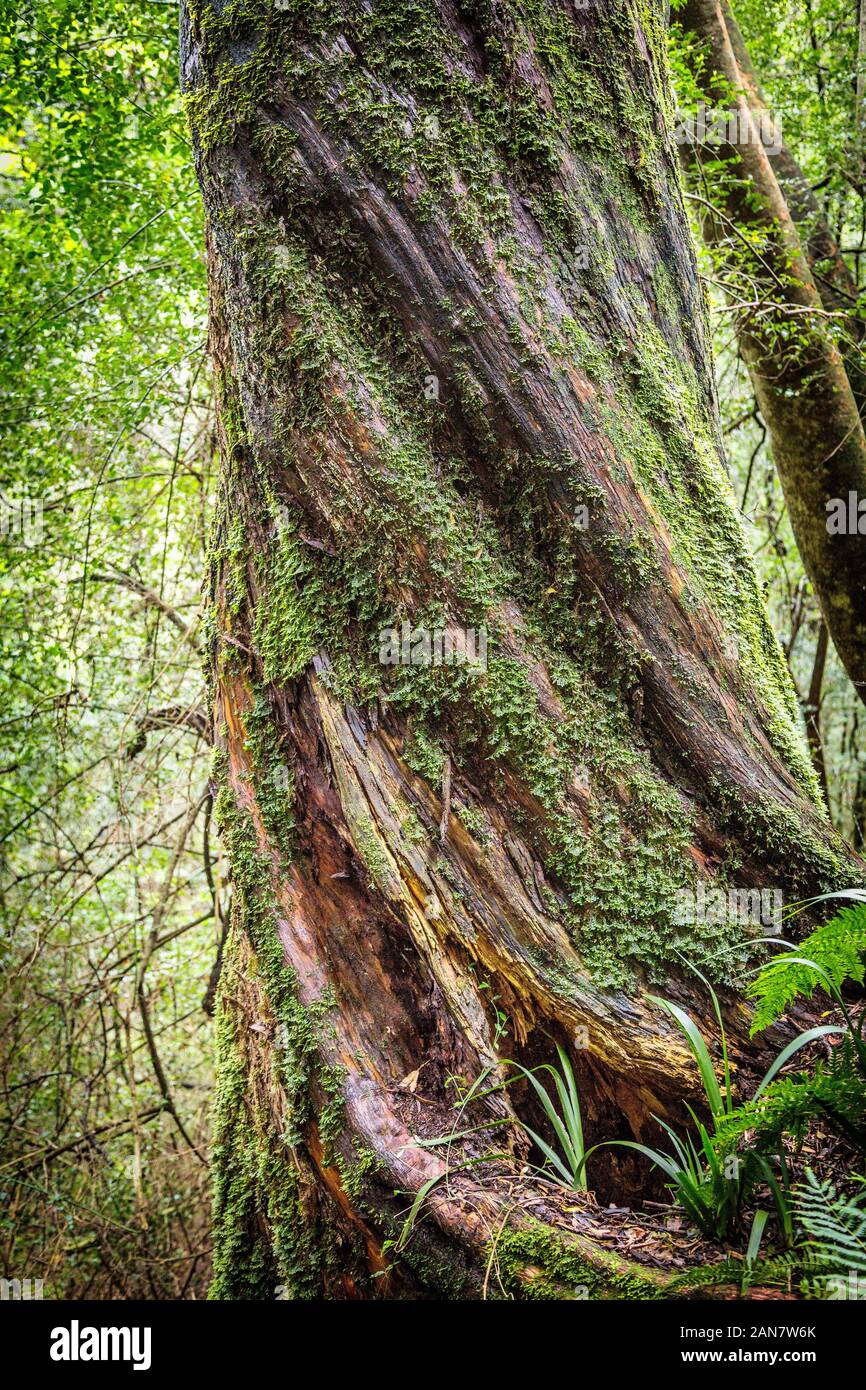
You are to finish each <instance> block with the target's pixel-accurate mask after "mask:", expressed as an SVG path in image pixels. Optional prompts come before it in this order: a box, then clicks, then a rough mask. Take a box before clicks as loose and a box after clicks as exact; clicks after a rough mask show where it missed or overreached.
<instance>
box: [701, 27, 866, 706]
mask: <svg viewBox="0 0 866 1390" xmlns="http://www.w3.org/2000/svg"><path fill="white" fill-rule="evenodd" d="M678 18H679V21H680V23H681V25H682V27H683V29H684V31H686V33H693V34H695V35H696V36H697V37H698V38H699V39H700V41H701V48H700V52H701V54H702V55H703V56H702V59H701V63H700V65H697V64H696V65H695V69H694V75H695V78H696V81H697V82H698V84H699V85H700V86H701V88H702V90H703V93H704V96H705V97H706V99H707V100H708V101H709V103H710V104H711V106H715V107H717V108H718V109H720V110H724V111H730V113H731V115H732V117H734V118H735V121H736V124H735V128H732V127H733V124H734V123H733V122H729V124H728V135H727V138H726V139H724V140H723V141H722V142H721V144H720V145H718V144H713V145H709V146H705V147H703V148H701V147H700V146H695V147H694V150H693V162H694V164H695V166H696V168H697V169H698V170H699V169H700V164H701V162H702V161H703V160H705V159H711V160H717V159H719V158H722V159H725V160H726V161H730V162H729V165H728V168H727V170H726V175H725V179H724V184H723V191H722V192H721V194H720V197H719V199H718V200H717V204H716V205H714V204H713V203H712V202H711V201H707V202H705V204H704V211H703V215H702V224H703V230H704V236H705V239H706V241H707V243H708V245H710V246H711V247H714V248H715V250H716V253H717V255H718V256H719V258H720V260H721V261H722V263H723V264H724V263H726V262H729V263H730V264H731V265H732V266H733V267H734V268H735V269H736V270H737V271H743V270H745V272H746V275H747V280H746V288H745V289H743V290H739V289H738V290H737V292H736V294H735V295H734V299H735V300H737V301H739V303H738V305H737V308H736V315H737V317H736V324H737V338H738V342H739V346H740V351H741V353H742V355H743V358H744V360H745V362H746V365H747V366H748V369H749V374H750V376H751V379H752V385H753V387H754V391H755V397H756V399H757V402H758V405H759V407H760V410H761V414H762V415H763V417H764V420H765V421H766V424H767V428H768V429H769V431H770V439H771V442H772V451H773V460H774V462H775V465H776V468H777V470H778V473H779V478H780V481H781V483H782V489H783V491H784V494H785V501H786V503H787V507H788V512H789V515H790V518H791V525H792V527H793V530H794V535H795V537H796V540H797V547H798V549H799V551H800V556H801V558H802V561H803V566H804V568H805V570H806V573H807V574H808V576H809V579H810V581H811V584H812V587H813V589H814V591H815V594H816V597H817V599H818V602H819V604H820V607H821V612H822V614H823V617H824V621H825V622H826V624H827V627H828V630H829V632H830V636H831V637H832V639H833V644H834V646H835V648H836V650H837V652H838V653H839V657H840V660H841V661H842V664H843V665H844V667H845V669H846V671H847V672H848V675H849V676H850V678H851V680H852V682H853V684H854V688H855V690H856V691H857V693H858V695H859V696H860V698H861V700H863V701H864V702H866V525H864V530H863V532H862V533H861V531H860V529H859V526H858V525H857V524H856V523H855V526H854V528H853V531H851V530H848V529H847V527H846V531H845V533H843V534H838V533H837V531H836V530H835V529H834V526H833V517H832V514H831V513H830V512H829V508H830V507H831V506H832V504H833V503H834V502H840V503H844V505H845V507H846V508H847V507H848V503H849V496H850V494H852V493H853V494H854V495H855V497H856V498H857V499H858V500H859V499H863V498H866V435H864V432H863V424H862V421H861V419H860V414H859V411H858V403H857V399H856V398H855V390H856V391H860V390H861V389H862V385H863V381H862V359H861V357H860V354H859V349H858V342H859V338H858V337H857V336H856V335H857V334H859V333H860V325H859V322H858V321H857V320H856V319H854V318H852V317H850V316H849V315H850V309H851V305H850V303H848V304H845V309H844V316H843V317H842V318H841V319H838V318H835V319H828V317H827V313H828V312H830V311H831V310H832V312H833V313H838V310H837V307H836V306H837V305H838V304H839V302H840V295H839V292H840V290H841V289H843V284H842V281H843V276H842V272H841V270H840V268H839V265H838V263H836V264H835V269H834V260H833V257H832V246H831V245H830V244H829V242H827V241H824V242H823V243H822V242H821V236H820V223H818V224H816V223H815V222H814V220H813V221H812V223H811V225H810V227H809V229H808V232H809V237H808V238H807V240H808V239H811V243H812V244H811V249H812V252H813V256H814V253H815V251H818V250H820V249H821V247H822V246H823V251H824V253H828V254H829V255H830V261H829V267H824V269H827V270H828V273H829V276H830V281H831V283H830V286H829V288H827V289H826V291H825V292H826V295H827V299H826V304H825V303H824V302H823V301H822V298H821V295H820V294H819V293H818V290H817V288H816V285H815V280H814V278H813V274H812V269H811V266H810V263H809V257H808V255H807V253H806V250H805V249H804V245H803V243H802V242H801V240H800V235H799V232H798V229H797V224H796V222H795V220H794V217H793V216H792V210H791V208H790V207H789V206H788V203H787V201H786V198H785V194H784V192H783V188H782V186H780V182H779V179H778V178H777V176H776V175H777V172H779V173H780V174H781V173H782V170H783V168H784V169H785V170H786V171H787V175H788V176H789V182H788V187H789V189H790V187H791V186H793V187H794V189H795V190H798V200H797V206H798V211H799V216H800V219H801V221H802V222H803V223H804V230H806V228H805V220H806V219H807V218H808V217H809V215H810V204H809V201H808V199H807V198H806V196H805V194H804V193H803V191H802V188H801V187H800V184H799V183H798V181H797V179H796V178H795V177H794V175H793V172H792V171H793V169H794V168H796V166H795V165H794V163H793V161H792V160H790V157H789V160H788V162H787V163H785V160H784V157H783V155H779V156H776V160H777V169H774V167H773V163H772V162H771V158H770V156H769V154H768V152H767V149H766V148H765V145H766V138H764V139H762V137H761V117H762V115H763V114H764V108H763V105H762V102H761V101H760V98H759V94H758V93H757V91H756V86H755V82H754V78H753V75H752V76H751V77H750V73H749V71H748V69H747V70H746V71H743V69H742V68H741V66H740V64H739V63H738V61H737V56H736V52H735V44H734V39H735V40H736V45H737V46H738V47H739V49H740V52H741V53H742V52H743V45H742V38H741V36H740V35H739V31H737V30H735V29H734V28H732V30H731V32H729V30H728V27H727V25H726V22H725V12H724V11H723V9H722V4H721V0H687V2H686V4H685V5H684V6H683V8H682V9H681V10H680V11H679V12H678ZM731 93H735V94H736V95H734V96H732V95H731ZM766 134H767V132H766V131H765V137H766ZM797 172H799V171H797ZM791 181H792V182H791ZM695 187H696V189H700V192H703V191H704V190H703V188H702V186H701V180H700V175H699V174H698V176H697V178H696V182H695ZM720 187H722V185H721V184H720ZM743 228H745V229H746V230H747V231H750V232H754V233H758V234H760V237H761V244H760V249H759V250H757V251H755V250H754V247H752V248H749V249H747V250H746V252H745V253H744V249H743V248H744V245H746V246H747V247H748V243H747V242H746V241H745V238H744V236H743V233H742V230H740V229H743ZM816 237H817V242H816V241H815V238H816ZM839 259H841V258H839ZM840 330H841V339H840ZM840 342H841V343H842V345H843V347H842V350H840ZM843 351H844V353H845V354H846V355H847V357H848V359H849V364H850V367H851V371H852V380H851V381H849V378H848V374H847V372H846V363H845V358H844V357H843ZM855 505H856V504H855Z"/></svg>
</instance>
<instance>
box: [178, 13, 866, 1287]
mask: <svg viewBox="0 0 866 1390" xmlns="http://www.w3.org/2000/svg"><path fill="white" fill-rule="evenodd" d="M182 24H183V28H182V70H183V77H184V86H185V91H186V100H187V106H188V112H189V118H190V124H191V129H192V132H193V138H194V142H195V149H196V161H197V168H198V172H199V178H200V182H201V187H202V194H203V198H204V202H205V207H206V211H207V216H208V229H209V233H208V234H209V266H210V285H211V307H212V325H211V348H212V353H213V360H214V364H215V367H216V371H217V374H218V379H219V383H220V424H221V433H222V458H223V468H222V488H221V497H220V505H219V515H218V519H217V525H216V531H215V537H214V546H213V554H212V561H211V572H210V589H211V602H212V614H213V624H212V632H211V653H212V669H213V679H214V701H215V719H214V728H215V732H216V737H217V742H218V750H219V751H218V752H217V755H216V762H215V769H214V778H215V782H216V783H217V785H218V792H217V802H218V810H219V815H220V817H221V822H222V826H223V833H224V835H225V837H226V841H227V844H228V849H229V854H230V857H231V864H232V874H233V879H234V884H235V890H236V892H235V922H234V926H233V930H232V933H231V937H230V940H229V942H228V943H227V948H226V963H225V967H224V972H223V978H222V981H221V1000H220V1008H219V1029H220V1033H219V1036H220V1093H219V1099H218V1112H217V1130H216V1146H215V1164H216V1170H217V1229H216V1241H217V1252H216V1279H215V1286H214V1291H215V1294H216V1295H217V1296H223V1297H244V1296H247V1297H270V1296H273V1292H274V1289H275V1288H277V1289H279V1290H281V1291H284V1292H286V1293H287V1294H290V1295H292V1296H299V1295H301V1294H313V1295H315V1294H317V1293H321V1292H323V1291H324V1292H326V1293H329V1294H333V1295H335V1296H376V1295H377V1294H382V1293H386V1292H390V1293H392V1294H397V1295H398V1296H402V1297H412V1296H416V1295H418V1294H419V1293H420V1294H427V1293H432V1292H438V1293H440V1294H445V1295H447V1296H462V1297H474V1296H481V1295H482V1294H484V1293H485V1292H497V1291H499V1292H502V1291H503V1290H505V1291H506V1292H509V1293H517V1294H524V1293H527V1294H530V1295H533V1296H538V1295H548V1296H554V1297H556V1296H562V1294H563V1292H564V1291H565V1292H566V1293H567V1291H568V1290H569V1289H573V1287H574V1286H575V1285H581V1286H585V1287H588V1288H589V1289H590V1290H591V1291H592V1292H593V1293H600V1294H604V1293H610V1292H611V1291H614V1292H616V1291H619V1292H638V1291H639V1292H642V1293H644V1294H647V1293H648V1294H650V1295H657V1294H659V1293H662V1292H663V1291H664V1290H665V1288H667V1287H668V1286H669V1285H670V1278H669V1276H668V1275H666V1274H664V1273H662V1272H661V1271H660V1270H658V1269H656V1268H654V1267H653V1265H652V1262H651V1261H650V1262H646V1263H645V1264H644V1265H643V1266H642V1265H641V1263H640V1261H639V1260H638V1261H634V1260H632V1261H631V1262H627V1261H625V1260H624V1259H623V1258H621V1257H620V1256H618V1255H617V1254H616V1253H615V1252H614V1251H612V1250H611V1249H609V1248H607V1247H606V1246H605V1240H604V1238H603V1236H602V1235H601V1234H599V1233H597V1232H596V1229H595V1228H596V1225H597V1223H595V1222H594V1218H593V1216H592V1206H591V1203H587V1204H586V1208H587V1209H586V1213H585V1215H584V1216H576V1215H575V1214H574V1212H575V1199H574V1197H573V1194H567V1195H566V1196H562V1195H560V1194H559V1193H558V1192H557V1190H556V1189H555V1188H554V1187H553V1186H552V1185H551V1184H550V1183H549V1182H544V1181H542V1180H540V1179H539V1178H537V1177H535V1176H533V1173H532V1171H531V1170H530V1169H528V1168H527V1167H526V1165H525V1162H524V1160H525V1157H526V1153H527V1141H526V1138H525V1134H524V1132H523V1130H522V1129H521V1128H520V1126H519V1125H518V1124H517V1123H516V1119H517V1117H518V1116H519V1115H522V1116H523V1117H524V1118H525V1117H527V1116H529V1117H530V1119H531V1120H532V1121H534V1123H535V1125H536V1126H538V1125H539V1124H540V1123H541V1119H540V1118H539V1117H538V1116H537V1115H536V1114H534V1112H533V1111H532V1109H531V1107H530V1106H529V1101H528V1100H527V1098H526V1096H525V1095H521V1093H520V1091H519V1089H517V1088H509V1089H508V1090H506V1091H504V1092H499V1093H498V1094H494V1095H491V1096H487V1097H485V1098H482V1099H480V1100H478V1099H476V1101H475V1102H474V1103H473V1104H472V1105H470V1106H469V1108H468V1110H467V1112H466V1113H465V1114H462V1115H458V1114H457V1113H456V1112H455V1110H454V1102H455V1100H456V1099H458V1098H459V1096H460V1095H461V1094H465V1089H466V1088H467V1087H468V1086H470V1085H471V1084H472V1083H473V1082H474V1081H475V1080H477V1079H478V1078H479V1077H480V1076H482V1075H483V1073H484V1071H485V1069H486V1068H493V1069H494V1075H501V1073H499V1072H496V1070H495V1069H496V1068H497V1067H498V1066H499V1063H500V1061H501V1059H502V1058H504V1057H509V1056H510V1057H518V1058H520V1059H522V1060H523V1061H524V1062H526V1063H528V1064H533V1063H535V1062H538V1061H541V1060H550V1058H551V1054H554V1055H555V1051H554V1043H555V1042H559V1043H560V1044H561V1045H563V1046H564V1047H565V1048H566V1050H567V1051H568V1052H569V1054H570V1056H571V1058H572V1060H573V1063H574V1066H575V1070H576V1072H577V1076H578V1081H579V1086H580V1090H581V1098H582V1101H583V1106H584V1110H585V1116H586V1122H587V1130H588V1138H589V1140H590V1141H592V1140H593V1139H595V1138H609V1137H614V1136H616V1135H620V1136H632V1135H649V1134H650V1133H652V1131H653V1125H654V1121H653V1120H652V1119H651V1116H652V1115H653V1114H658V1115H668V1116H670V1117H672V1118H679V1117H680V1116H681V1102H682V1100H683V1098H684V1097H687V1098H691V1099H694V1098H695V1077H694V1074H693V1067H692V1066H691V1064H690V1062H689V1059H688V1056H687V1055H686V1053H685V1050H684V1048H683V1046H682V1043H681V1041H680V1039H679V1037H678V1036H675V1035H674V1032H673V1030H672V1028H671V1026H670V1025H669V1023H668V1022H666V1021H665V1016H664V1015H663V1013H662V1012H661V1011H660V1010H659V1009H658V1007H657V1006H655V1005H654V1004H653V1003H652V1002H651V1001H650V1000H649V999H648V998H647V997H646V994H645V988H646V986H647V985H648V984H652V985H654V986H655V987H656V988H658V987H661V986H663V987H664V988H665V989H666V990H667V991H669V992H670V993H672V994H675V995H676V996H677V997H679V998H681V999H685V1000H686V1001H688V1003H689V1007H690V1008H692V1010H693V1011H694V1012H695V1013H696V1014H698V1013H700V1012H701V1010H702V1008H703V1004H702V1001H701V1000H700V998H695V999H692V998H691V996H690V990H689V986H688V985H686V984H685V983H684V982H683V979H682V976H679V975H678V972H677V970H676V968H675V965H674V962H675V961H676V960H677V959H678V957H677V956H676V955H675V952H676V950H677V949H678V948H679V949H682V950H683V951H684V952H685V953H686V954H687V955H689V956H690V957H691V958H692V959H693V960H694V961H695V962H696V963H699V964H701V965H703V966H704V967H705V968H706V969H708V970H710V971H711V972H712V974H713V976H714V978H715V979H716V980H720V981H723V982H724V981H725V980H729V979H730V978H731V977H732V961H733V960H734V959H736V958H737V951H736V950H734V951H733V954H732V948H735V947H736V944H737V943H738V942H741V940H742V936H743V927H742V924H739V923H736V922H734V923H729V924H728V925H727V926H718V925H709V926H707V925H706V924H703V925H702V924H700V923H698V924H696V925H695V924H692V925H689V924H688V923H686V924H685V925H678V924H677V922H676V920H675V919H676V916H677V914H676V911H675V909H676V906H677V902H678V901H681V899H678V894H679V893H680V892H681V890H683V889H689V888H693V887H695V885H696V884H697V883H699V882H703V881H709V882H713V883H720V884H723V885H725V886H726V887H727V886H728V885H731V886H747V887H765V886H766V887H770V886H773V887H779V888H787V889H789V890H791V891H795V892H798V893H802V892H805V891H809V890H813V889H817V888H820V887H823V886H828V885H830V884H831V883H837V882H840V881H844V880H846V879H848V878H849V877H850V874H851V872H852V870H851V867H850V860H849V858H848V852H847V850H846V848H845V847H844V845H842V844H841V842H839V841H838V840H837V839H836V838H835V837H834V835H833V833H832V831H831V829H830V828H829V826H828V823H827V820H826V817H825V815H824V813H823V811H822V810H821V809H820V808H819V806H818V802H817V797H816V787H815V782H814V774H813V772H812V770H811V767H810V764H809V759H808V755H807V752H806V748H805V741H804V739H803V737H802V734H801V731H800V729H799V728H798V727H797V713H796V704H795V700H794V696H793V692H792V690H791V687H790V684H789V681H788V678H787V674H786V671H785V668H784V663H783V661H782V658H781V656H780V653H779V650H778V648H777V645H776V642H775V640H774V638H773V635H772V633H771V631H770V628H769V626H768V623H767V619H766V616H765V614H764V610H763V608H762V604H761V599H760V596H759V593H758V589H757V585H756V581H755V576H754V573H753V570H752V566H751V564H750V561H749V558H748V555H747V552H746V547H745V544H744V542H743V538H742V535H741V533H740V530H739V527H738V523H737V521H736V518H735V513H734V510H733V507H732V505H731V499H730V496H729V490H728V484H727V479H726V474H725V467H724V459H723V455H722V449H721V444H720V437H719V425H718V419H717V410H716V403H715V398H714V388H713V383H712V372H711V361H710V351H709V346H708V336H707V326H706V314H705V306H704V299H703V295H702V291H701V287H700V284H699V281H698V277H697V273H696V268H695V260H694V255H693V250H692V246H691V243H690V239H689V233H688V228H687V222H686V218H685V215H684V209H683V203H682V197H681V193H680V188H679V183H678V175H677V168H676V157H675V150H674V148H673V145H672V143H671V141H670V139H669V138H668V136H667V135H666V133H665V121H666V118H668V117H669V116H670V111H669V103H670V94H669V89H668V79H667V72H666V67H665V62H664V56H663V54H664V40H663V28H662V20H661V15H660V13H659V14H658V15H650V16H649V17H648V14H647V11H646V9H645V7H639V6H637V5H634V6H633V5H631V4H625V3H620V2H618V3H608V4H603V5H597V6H593V8H592V9H590V10H586V9H582V8H581V9H576V8H574V7H573V6H572V5H570V4H566V3H552V2H551V0H534V3H524V4H521V5H517V4H510V3H484V2H482V3H466V4H459V5H454V4H451V3H433V2H432V0H430V3H420V4H419V3H408V0H388V3H386V4H382V5H376V6H374V7H372V9H371V8H369V7H366V6H365V5H363V4H360V3H353V2H352V0H345V2H344V3H338V4H336V5H330V6H327V7H325V6H323V7H321V8H320V7H319V6H309V5H296V4H294V3H292V0H286V2H285V4H284V5H283V6H282V7H281V8H279V9H274V8H272V7H271V6H270V5H267V4H264V3H255V0H250V3H247V4H240V3H238V0H236V3H234V4H232V5H230V6H229V7H227V8H226V9H225V10H224V11H222V13H219V12H218V10H217V8H214V7H212V6H211V5H209V4H207V3H206V0H195V3H190V4H189V8H188V11H187V12H186V14H185V15H184V18H183V21H182ZM404 623H409V624H411V634H412V635H411V639H410V640H408V641H406V642H405V643H404V640H403V633H404V631H405V630H404V629H403V626H402V625H403V624H404ZM422 629H423V631H424V632H425V633H426V634H427V642H428V645H426V646H425V642H424V640H422V637H421V636H420V635H419V634H420V633H421V631H422ZM468 629H472V630H474V633H475V634H476V635H477V634H479V633H480V634H481V635H482V637H484V638H486V648H485V647H484V643H483V642H482V643H481V644H480V646H479V648H478V650H479V652H480V657H481V659H480V660H478V661H476V662H469V661H465V660H459V659H455V660H452V661H443V662H441V663H438V662H437V661H436V653H437V652H438V651H439V647H438V646H437V643H436V641H435V634H436V633H440V634H441V633H445V634H446V635H448V636H450V637H453V638H455V639H456V640H458V657H459V655H460V651H461V650H462V646H463V641H464V639H465V636H466V632H467V630H468ZM394 634H396V635H397V636H396V640H395V637H394ZM430 634H434V637H433V638H431V636H430ZM413 653H420V656H421V658H422V661H421V663H420V664H419V663H417V662H413V661H412V654H413ZM430 653H432V659H431V660H430V661H429V663H427V662H426V661H425V660H424V658H426V657H427V656H428V655H429V654H430ZM383 657H384V658H385V659H384V660H383V659H382V658H383ZM730 1008H731V1020H732V1028H733V1029H734V1031H735V1034H736V1036H737V1038H738V1047H739V1055H740V1058H741V1062H742V1064H743V1066H744V1067H745V1068H746V1069H747V1067H748V1053H747V1049H746V1046H745V1044H744V1043H743V1035H744V1031H745V1020H746V1015H745V1010H744V1008H743V1006H742V1005H741V1004H738V1003H737V1001H736V997H735V995H731V998H730ZM484 1125H493V1126H494V1127H493V1128H492V1129H491V1128H487V1129H485V1128H479V1126H484ZM455 1130H456V1131H457V1132H458V1133H459V1136H460V1137H456V1138H454V1139H453V1140H452V1142H451V1143H450V1144H448V1145H443V1144H441V1143H437V1142H435V1141H437V1140H441V1138H442V1137H443V1136H447V1135H449V1134H451V1133H452V1132H454V1131H455ZM491 1153H496V1154H498V1155H499V1157H498V1158H497V1159H495V1160H493V1159H491V1158H490V1155H491ZM636 1174H637V1169H636V1168H635V1166H634V1165H631V1166H630V1165H628V1164H626V1163H622V1162H620V1163H617V1164H614V1163H612V1162H608V1163H607V1165H606V1166H605V1165H604V1164H602V1163H599V1165H598V1166H597V1168H596V1169H595V1170H594V1172H591V1173H590V1179H591V1182H592V1183H593V1184H594V1185H596V1186H599V1188H600V1189H603V1190H604V1194H605V1196H606V1198H607V1199H611V1198H613V1197H616V1196H617V1195H619V1194H621V1193H622V1192H625V1191H629V1190H633V1189H634V1182H635V1178H636ZM416 1197H418V1198H420V1199H422V1200H421V1201H419V1204H418V1208H417V1212H418V1221H417V1222H416V1224H415V1226H414V1229H413V1230H412V1233H411V1236H410V1238H409V1239H408V1241H407V1242H406V1244H405V1249H401V1251H400V1254H399V1258H396V1259H395V1257H394V1252H393V1247H392V1246H389V1244H388V1242H394V1241H395V1240H397V1239H398V1238H399V1236H400V1233H401V1230H402V1223H403V1220H404V1218H405V1214H406V1211H407V1208H408V1207H410V1206H411V1204H412V1202H413V1199H415V1198H416Z"/></svg>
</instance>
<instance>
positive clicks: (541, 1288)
mask: <svg viewBox="0 0 866 1390" xmlns="http://www.w3.org/2000/svg"><path fill="white" fill-rule="evenodd" d="M490 1258H491V1262H492V1263H493V1267H494V1268H495V1269H496V1270H497V1271H498V1274H499V1278H500V1280H501V1283H502V1286H503V1288H504V1290H505V1292H506V1294H511V1295H513V1296H516V1297H519V1298H521V1299H531V1300H533V1301H535V1300H540V1301H547V1300H551V1299H556V1300H563V1299H584V1298H588V1299H630V1300H639V1301H645V1300H647V1299H659V1298H663V1297H664V1296H665V1295H664V1292H663V1290H662V1289H660V1288H659V1286H658V1285H657V1284H654V1283H653V1282H652V1280H651V1279H650V1278H649V1277H647V1278H646V1279H643V1278H641V1276H640V1275H638V1274H635V1273H633V1272H631V1271H626V1270H625V1269H624V1268H623V1266H622V1262H620V1261H619V1260H618V1258H617V1257H616V1256H615V1255H606V1254H605V1252H602V1251H599V1253H598V1260H597V1261H592V1262H591V1261H590V1260H588V1259H587V1258H586V1257H585V1256H583V1255H581V1254H580V1251H579V1250H578V1249H577V1247H576V1246H575V1245H573V1244H570V1243H569V1242H568V1241H567V1239H565V1238H564V1237H562V1236H560V1235H558V1234H557V1233H556V1231H554V1230H553V1229H552V1228H551V1227H549V1226H543V1225H542V1224H541V1223H540V1222H532V1223H528V1224H527V1225H526V1226H525V1227H523V1228H522V1229H520V1230H509V1231H505V1232H503V1233H502V1234H500V1235H499V1236H498V1237H497V1238H496V1240H494V1241H493V1242H491V1247H490Z"/></svg>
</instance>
